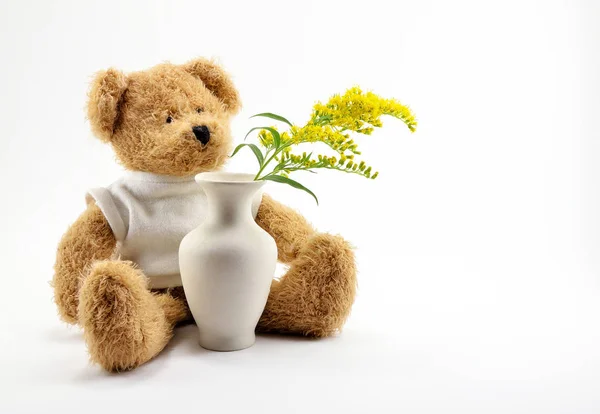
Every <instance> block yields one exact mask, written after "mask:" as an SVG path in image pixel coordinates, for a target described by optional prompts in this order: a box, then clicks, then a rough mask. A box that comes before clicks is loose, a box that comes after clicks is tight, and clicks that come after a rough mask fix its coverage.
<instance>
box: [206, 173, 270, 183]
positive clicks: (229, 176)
mask: <svg viewBox="0 0 600 414" xmlns="http://www.w3.org/2000/svg"><path fill="white" fill-rule="evenodd" d="M254 177H255V175H254V174H247V173H236V172H203V173H200V174H197V175H196V177H195V179H196V182H197V183H223V184H228V183H229V184H244V183H245V184H251V183H255V184H256V183H261V182H260V181H258V182H257V181H254Z"/></svg>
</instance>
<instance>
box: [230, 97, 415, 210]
mask: <svg viewBox="0 0 600 414" xmlns="http://www.w3.org/2000/svg"><path fill="white" fill-rule="evenodd" d="M384 115H388V116H393V117H395V118H398V119H400V120H401V121H403V122H404V123H405V124H406V126H407V127H408V129H409V130H410V131H411V132H414V131H415V130H416V127H417V121H416V119H415V117H414V115H413V113H412V112H411V110H410V109H409V108H408V107H407V106H405V105H402V104H401V103H400V102H398V101H397V100H395V99H385V98H382V97H380V96H378V95H376V94H374V93H372V92H366V93H365V92H363V91H362V90H361V89H360V88H359V87H353V88H350V89H348V90H347V91H346V92H345V93H344V95H334V96H332V97H331V98H330V99H329V101H328V102H327V103H326V104H322V103H320V102H317V103H316V104H315V105H314V107H313V113H312V114H311V118H310V120H309V121H308V123H307V124H306V125H304V126H303V127H299V126H296V125H294V124H292V123H291V122H290V121H288V120H287V119H286V118H284V117H282V116H281V115H276V114H274V113H271V112H265V113H260V114H256V115H254V116H253V117H265V118H270V119H274V120H276V121H279V122H283V123H285V124H287V125H288V126H289V129H288V130H287V131H283V132H280V131H279V130H278V129H277V127H275V126H264V127H254V128H252V129H250V131H248V133H247V134H246V138H247V137H248V135H250V134H251V133H252V132H253V131H259V132H258V141H259V144H260V146H261V147H262V148H263V149H264V151H263V150H261V148H259V147H258V146H257V145H255V144H247V143H243V144H240V145H238V146H237V148H236V149H235V150H234V152H233V154H232V155H231V156H232V157H233V156H234V155H235V154H236V153H237V152H238V151H239V150H240V149H241V148H243V147H245V146H247V147H249V148H250V149H251V150H252V152H253V153H254V155H255V156H256V159H257V161H258V164H259V170H258V172H257V173H256V176H255V177H254V179H255V180H270V181H276V182H280V183H285V184H288V185H291V186H292V187H294V188H298V189H301V190H303V191H306V192H308V193H309V194H311V195H312V196H313V197H314V198H315V200H316V201H317V204H318V203H319V200H318V199H317V196H316V195H315V194H314V193H313V192H312V191H310V190H309V189H308V188H306V187H304V186H303V185H302V184H300V183H299V182H297V181H294V180H292V179H291V178H289V174H290V173H292V172H295V171H308V172H313V173H314V172H316V171H314V170H317V169H329V170H337V171H342V172H346V173H351V174H357V175H361V176H363V177H366V178H371V179H374V178H376V177H377V176H378V173H377V172H372V168H371V167H370V166H368V165H367V164H365V162H364V161H357V160H355V156H357V155H361V152H360V151H358V145H357V144H356V142H355V141H354V140H353V139H352V137H351V136H350V133H359V134H363V135H371V133H372V132H373V130H374V128H379V127H381V126H383V124H382V122H381V117H382V116H384ZM244 139H245V138H244ZM315 142H320V143H323V144H325V145H327V146H328V147H329V148H330V149H331V150H333V151H334V152H335V153H336V154H337V156H327V155H322V154H318V155H317V156H316V158H315V157H313V153H312V152H311V153H309V154H307V153H306V152H303V153H302V154H301V155H300V154H294V153H292V147H294V146H295V145H298V144H304V143H315ZM273 161H275V162H276V165H275V166H274V167H273V169H272V170H271V171H270V172H266V171H267V166H268V165H270V164H271V163H272V162H273Z"/></svg>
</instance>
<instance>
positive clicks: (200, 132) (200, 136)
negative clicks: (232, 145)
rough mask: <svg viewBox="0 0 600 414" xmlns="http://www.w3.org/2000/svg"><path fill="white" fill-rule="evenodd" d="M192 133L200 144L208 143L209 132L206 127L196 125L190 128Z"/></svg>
mask: <svg viewBox="0 0 600 414" xmlns="http://www.w3.org/2000/svg"><path fill="white" fill-rule="evenodd" d="M192 131H194V135H196V139H197V140H198V141H200V142H201V143H202V145H206V144H208V141H210V131H209V130H208V127H207V126H206V125H197V126H195V127H193V128H192Z"/></svg>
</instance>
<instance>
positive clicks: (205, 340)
mask: <svg viewBox="0 0 600 414" xmlns="http://www.w3.org/2000/svg"><path fill="white" fill-rule="evenodd" d="M254 342H256V335H254V333H252V335H248V336H239V337H234V338H232V337H215V336H211V335H202V334H200V339H199V340H198V344H199V345H200V346H201V347H202V348H204V349H208V350H210V351H219V352H231V351H241V350H242V349H246V348H250V347H251V346H252V345H254Z"/></svg>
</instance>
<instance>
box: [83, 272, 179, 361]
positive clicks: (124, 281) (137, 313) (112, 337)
mask: <svg viewBox="0 0 600 414" xmlns="http://www.w3.org/2000/svg"><path fill="white" fill-rule="evenodd" d="M161 296H163V295H160V296H158V295H154V294H152V293H151V292H150V290H149V289H148V287H147V279H146V277H145V276H144V274H143V273H142V272H141V270H139V269H137V268H135V267H134V266H133V264H132V263H131V262H125V261H100V262H96V263H95V264H94V265H93V267H92V269H91V272H90V274H89V275H88V277H87V278H86V279H85V281H84V283H83V286H82V288H81V291H80V295H79V310H78V315H79V323H80V324H81V326H82V328H83V331H84V338H85V341H86V343H87V347H88V351H89V353H90V358H91V360H92V361H94V362H96V363H98V364H100V365H101V366H102V367H103V368H104V369H106V370H107V371H125V370H130V369H133V368H135V367H137V366H139V365H141V364H143V363H145V362H147V361H149V360H150V359H152V358H153V357H154V356H156V355H157V354H158V353H159V352H160V351H161V350H162V349H163V348H164V347H165V345H166V344H167V343H168V341H169V340H170V339H171V337H172V335H173V326H174V323H175V321H174V320H170V319H171V318H167V313H169V314H178V312H176V311H174V310H173V308H174V306H176V305H175V302H174V301H176V299H174V298H161ZM165 304H168V308H169V312H167V313H165V310H164V309H163V306H164V305H165ZM182 306H185V305H184V304H182ZM182 312H184V310H182ZM182 312H179V314H180V313H182Z"/></svg>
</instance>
